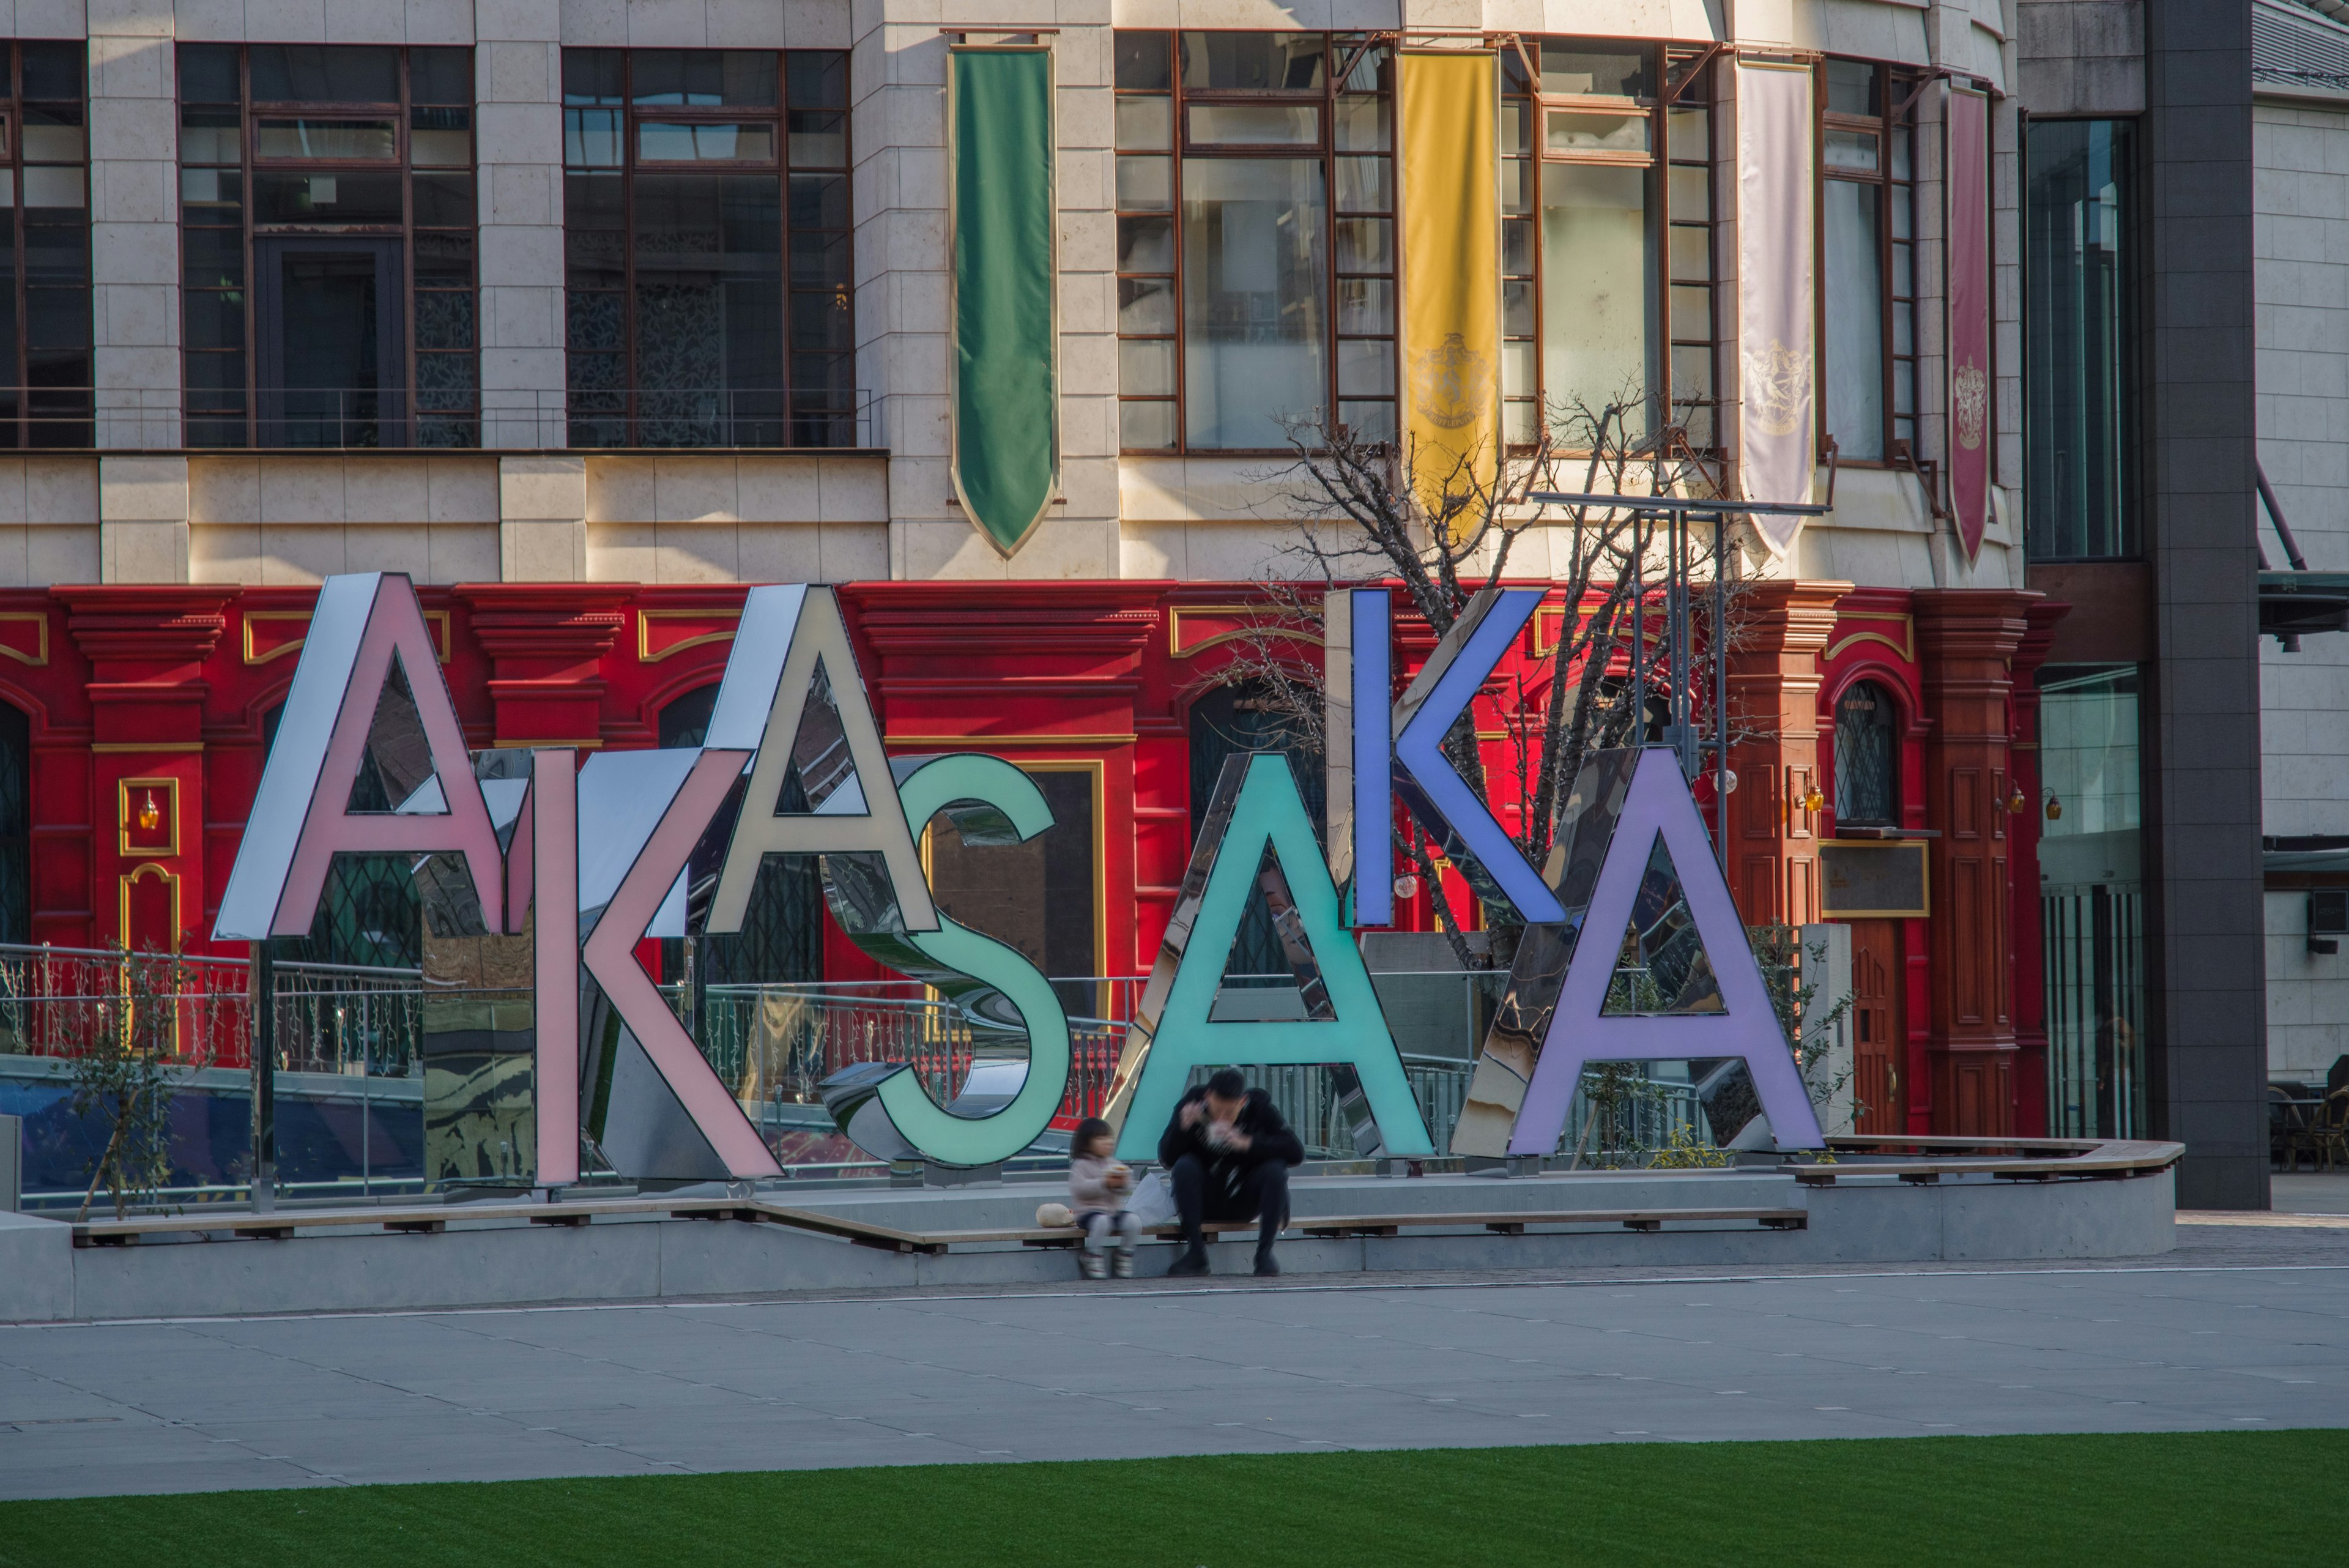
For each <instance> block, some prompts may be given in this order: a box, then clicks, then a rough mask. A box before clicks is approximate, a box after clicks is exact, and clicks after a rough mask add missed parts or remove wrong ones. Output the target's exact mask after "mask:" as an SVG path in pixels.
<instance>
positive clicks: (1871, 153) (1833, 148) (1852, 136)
mask: <svg viewBox="0 0 2349 1568" xmlns="http://www.w3.org/2000/svg"><path fill="white" fill-rule="evenodd" d="M1876 140H1877V139H1876V133H1875V132H1873V131H1868V130H1838V129H1837V127H1835V126H1832V125H1830V126H1828V127H1827V128H1826V166H1827V167H1828V168H1830V169H1848V170H1853V171H1858V172H1860V173H1866V174H1873V173H1874V172H1876V160H1877V149H1876Z"/></svg>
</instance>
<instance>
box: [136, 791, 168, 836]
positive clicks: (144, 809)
mask: <svg viewBox="0 0 2349 1568" xmlns="http://www.w3.org/2000/svg"><path fill="white" fill-rule="evenodd" d="M162 820H163V813H162V811H161V809H160V808H159V807H158V806H157V805H155V792H154V791H153V790H151V789H150V790H149V791H147V792H146V794H144V795H143V796H141V797H140V803H139V830H140V832H141V833H152V832H154V831H155V829H156V827H157V826H159V825H160V823H161V822H162Z"/></svg>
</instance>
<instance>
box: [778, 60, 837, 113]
mask: <svg viewBox="0 0 2349 1568" xmlns="http://www.w3.org/2000/svg"><path fill="white" fill-rule="evenodd" d="M783 98H784V100H785V101H786V102H788V103H789V104H790V105H791V107H792V108H793V109H846V108H847V107H848V52H847V51H846V50H844V49H793V50H792V51H791V52H790V53H789V54H787V55H785V56H784V57H783Z"/></svg>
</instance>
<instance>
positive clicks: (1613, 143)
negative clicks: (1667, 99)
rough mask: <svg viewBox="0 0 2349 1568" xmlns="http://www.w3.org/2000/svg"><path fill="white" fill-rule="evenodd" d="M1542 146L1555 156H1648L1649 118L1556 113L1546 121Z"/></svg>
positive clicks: (1643, 115)
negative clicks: (1643, 154)
mask: <svg viewBox="0 0 2349 1568" xmlns="http://www.w3.org/2000/svg"><path fill="white" fill-rule="evenodd" d="M1543 118H1544V122H1545V125H1546V128H1547V129H1545V130H1544V131H1543V145H1544V146H1545V147H1547V149H1548V150H1549V151H1552V152H1645V151H1648V128H1649V117H1648V115H1647V114H1646V113H1645V111H1642V112H1640V113H1638V114H1594V113H1592V112H1590V111H1589V110H1588V109H1551V110H1550V111H1549V112H1548V113H1547V115H1545V116H1544V117H1543Z"/></svg>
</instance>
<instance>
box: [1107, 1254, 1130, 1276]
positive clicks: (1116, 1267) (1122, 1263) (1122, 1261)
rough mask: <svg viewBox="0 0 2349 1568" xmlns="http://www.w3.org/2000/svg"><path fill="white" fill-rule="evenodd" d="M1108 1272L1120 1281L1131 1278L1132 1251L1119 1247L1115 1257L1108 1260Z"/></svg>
mask: <svg viewBox="0 0 2349 1568" xmlns="http://www.w3.org/2000/svg"><path fill="white" fill-rule="evenodd" d="M1109 1272H1111V1273H1112V1274H1115V1275H1116V1276H1117V1277H1118V1278H1119V1279H1121V1280H1130V1279H1132V1278H1133V1248H1131V1247H1120V1248H1119V1249H1118V1250H1117V1256H1116V1257H1114V1258H1112V1259H1111V1260H1110V1265H1109Z"/></svg>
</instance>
